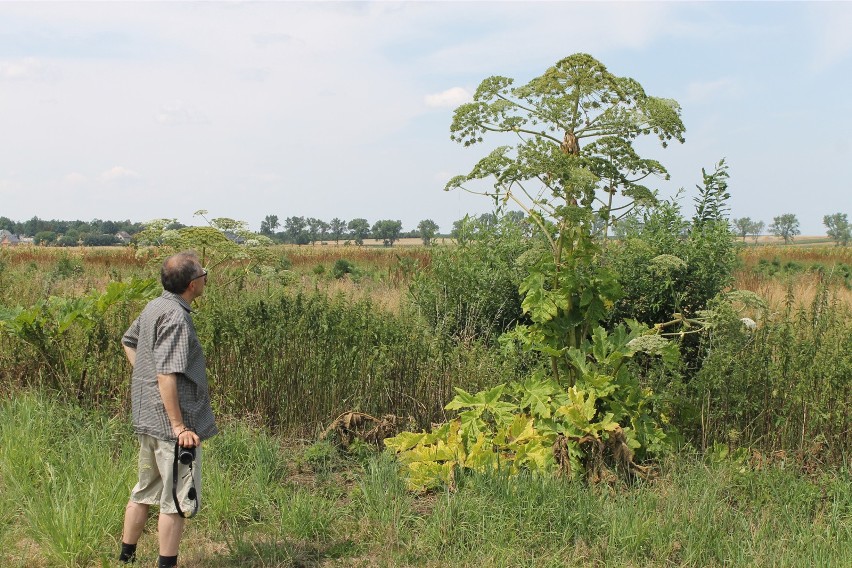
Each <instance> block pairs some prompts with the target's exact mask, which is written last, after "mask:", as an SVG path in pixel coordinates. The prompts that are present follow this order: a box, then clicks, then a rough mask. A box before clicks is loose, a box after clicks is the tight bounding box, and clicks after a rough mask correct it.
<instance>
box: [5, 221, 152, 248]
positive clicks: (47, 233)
mask: <svg viewBox="0 0 852 568" xmlns="http://www.w3.org/2000/svg"><path fill="white" fill-rule="evenodd" d="M144 227H145V225H144V223H139V222H133V221H130V220H124V221H109V220H101V219H92V220H91V221H80V220H76V221H64V220H59V219H51V220H46V219H39V218H38V217H37V216H34V217H33V218H32V219H29V220H28V221H23V222H18V221H13V220H12V219H10V218H8V217H0V230H5V231H9V232H10V233H12V234H15V235H22V236H24V235H26V236H30V237H32V238H33V243H34V244H41V245H58V246H75V245H79V244H82V245H85V246H108V245H114V244H119V243H120V242H121V239H120V238H119V237H118V236H117V235H118V234H119V233H127V234H128V235H134V234H136V233H138V232H139V231H141V230H142V229H143V228H144Z"/></svg>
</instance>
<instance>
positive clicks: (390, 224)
mask: <svg viewBox="0 0 852 568" xmlns="http://www.w3.org/2000/svg"><path fill="white" fill-rule="evenodd" d="M401 232H402V221H399V220H397V221H394V220H393V219H381V220H379V221H376V222H375V223H373V228H372V229H371V233H372V235H373V238H374V239H376V240H377V241H382V242H383V243H384V245H385V246H386V247H389V246H392V245H393V243H394V242H395V241H397V240H398V239H399V234H400V233H401Z"/></svg>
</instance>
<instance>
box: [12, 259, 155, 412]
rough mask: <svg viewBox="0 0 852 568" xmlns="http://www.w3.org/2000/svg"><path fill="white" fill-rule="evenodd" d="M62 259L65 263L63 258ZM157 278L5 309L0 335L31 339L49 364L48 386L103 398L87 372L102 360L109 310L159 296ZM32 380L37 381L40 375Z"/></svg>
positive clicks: (28, 341) (46, 366) (43, 361)
mask: <svg viewBox="0 0 852 568" xmlns="http://www.w3.org/2000/svg"><path fill="white" fill-rule="evenodd" d="M60 262H61V261H60ZM157 292H158V289H157V286H156V284H155V282H154V281H153V280H138V279H133V280H130V281H129V282H110V283H109V284H108V285H107V287H106V290H105V291H104V292H103V293H101V292H98V291H93V292H90V293H89V294H88V295H85V296H80V297H77V298H62V297H57V296H51V297H49V298H47V299H44V300H39V301H38V302H36V304H35V305H33V306H31V307H29V308H15V309H12V310H6V311H5V312H0V333H5V334H7V335H9V336H11V337H12V338H14V339H16V340H18V341H21V342H24V343H26V344H27V345H28V346H29V347H31V348H32V349H33V351H34V353H35V356H36V358H37V359H38V361H39V362H40V363H41V364H42V365H44V367H43V369H44V370H45V375H46V376H44V377H43V379H44V380H45V383H44V384H45V385H46V386H48V387H50V388H52V389H55V390H57V391H58V392H61V393H64V394H66V395H73V396H75V397H76V398H78V399H80V400H82V399H83V398H84V397H91V398H93V399H95V398H97V395H98V394H101V390H100V388H101V386H100V385H97V384H89V383H87V374H88V372H89V370H90V369H92V368H93V366H94V365H95V363H96V362H97V361H96V359H95V358H94V357H92V351H93V350H96V349H97V350H100V349H102V348H103V347H102V346H103V344H104V343H105V342H110V341H113V339H111V338H109V337H108V336H107V330H106V325H105V322H106V320H107V317H106V316H107V312H108V311H110V310H111V309H112V308H114V307H116V306H126V305H127V304H128V303H131V302H136V301H140V300H147V299H150V298H152V297H154V296H155V295H156V293H157ZM29 380H30V381H33V383H36V378H35V377H30V379H29Z"/></svg>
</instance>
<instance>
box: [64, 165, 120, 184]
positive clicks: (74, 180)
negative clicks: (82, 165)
mask: <svg viewBox="0 0 852 568" xmlns="http://www.w3.org/2000/svg"><path fill="white" fill-rule="evenodd" d="M113 169H115V168H113ZM104 173H105V174H106V173H108V172H104ZM64 181H65V183H67V184H71V185H77V184H81V183H85V182H87V181H88V178H87V177H86V176H84V175H83V174H81V173H78V172H71V173H70V174H68V175H66V176H65V178H64Z"/></svg>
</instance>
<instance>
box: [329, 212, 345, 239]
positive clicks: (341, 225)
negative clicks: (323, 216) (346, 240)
mask: <svg viewBox="0 0 852 568" xmlns="http://www.w3.org/2000/svg"><path fill="white" fill-rule="evenodd" d="M328 232H329V237H331V238H332V239H333V240H334V242H335V243H339V242H340V237H342V236H343V234H344V233H345V232H346V221H344V220H343V219H338V218H337V217H335V218H334V219H332V220H331V222H330V223H329V224H328Z"/></svg>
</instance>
